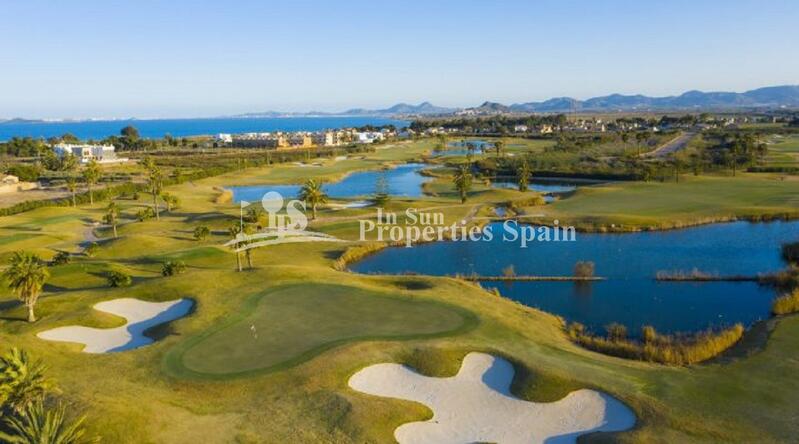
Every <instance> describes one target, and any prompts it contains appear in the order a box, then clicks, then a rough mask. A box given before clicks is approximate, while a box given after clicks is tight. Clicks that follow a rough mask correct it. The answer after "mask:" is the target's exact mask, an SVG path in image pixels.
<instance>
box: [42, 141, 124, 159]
mask: <svg viewBox="0 0 799 444" xmlns="http://www.w3.org/2000/svg"><path fill="white" fill-rule="evenodd" d="M53 151H55V153H56V154H58V155H59V156H61V157H63V156H66V155H70V156H75V158H76V159H78V162H80V163H89V162H90V161H92V160H95V161H97V162H98V163H115V162H127V161H128V159H127V158H124V157H117V154H116V152H115V151H114V146H113V145H72V144H68V143H64V144H59V145H56V146H54V147H53Z"/></svg>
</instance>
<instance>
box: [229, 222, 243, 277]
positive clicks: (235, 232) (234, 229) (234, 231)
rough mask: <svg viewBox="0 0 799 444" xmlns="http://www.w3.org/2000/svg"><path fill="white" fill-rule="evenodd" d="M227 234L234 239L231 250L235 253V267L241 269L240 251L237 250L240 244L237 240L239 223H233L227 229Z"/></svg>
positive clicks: (239, 229) (239, 231) (239, 228)
mask: <svg viewBox="0 0 799 444" xmlns="http://www.w3.org/2000/svg"><path fill="white" fill-rule="evenodd" d="M227 232H228V234H230V238H231V239H233V240H234V241H236V242H235V243H233V244H232V245H231V248H233V251H234V252H235V253H236V268H238V270H239V271H241V253H240V252H239V251H238V249H239V245H241V243H240V241H239V233H241V227H240V226H239V225H236V224H233V225H231V226H230V228H228V229H227Z"/></svg>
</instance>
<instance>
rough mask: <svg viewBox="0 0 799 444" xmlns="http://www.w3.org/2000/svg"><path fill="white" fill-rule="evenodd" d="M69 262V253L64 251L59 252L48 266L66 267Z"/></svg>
mask: <svg viewBox="0 0 799 444" xmlns="http://www.w3.org/2000/svg"><path fill="white" fill-rule="evenodd" d="M70 260H71V258H70V256H69V253H67V252H66V251H59V252H58V253H56V254H55V256H53V260H51V261H50V265H66V264H68V263H69V261H70Z"/></svg>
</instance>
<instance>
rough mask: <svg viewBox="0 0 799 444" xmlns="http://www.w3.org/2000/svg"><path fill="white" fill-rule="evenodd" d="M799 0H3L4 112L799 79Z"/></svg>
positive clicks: (360, 103) (204, 107) (180, 111)
mask: <svg viewBox="0 0 799 444" xmlns="http://www.w3.org/2000/svg"><path fill="white" fill-rule="evenodd" d="M797 23H799V3H797V2H795V1H769V2H756V1H702V2H697V1H693V2H680V1H670V2H646V1H629V2H627V1H602V2H599V1H552V2H548V1H501V0H499V1H468V0H460V1H437V0H426V1H415V0H408V1H400V2H390V3H389V2H379V1H326V2H322V1H302V0H292V1H285V2H269V1H225V2H221V1H214V2H212V1H182V0H173V1H170V2H163V1H149V0H145V1H135V2H134V1H129V2H121V1H108V0H105V1H80V0H72V1H63V2H62V1H54V0H53V1H37V0H27V1H3V2H2V3H0V117H17V116H22V117H47V118H55V117H129V116H136V117H191V116H214V115H221V114H230V113H239V112H248V111H264V110H285V111H301V110H311V109H314V110H316V109H318V110H341V109H346V108H350V107H383V106H388V105H391V104H394V103H396V102H400V101H403V102H412V103H417V102H420V101H424V100H429V101H431V102H433V103H435V104H439V105H447V106H471V105H476V104H479V103H480V102H482V101H484V100H492V101H499V102H503V103H513V102H524V101H531V100H541V99H546V98H549V97H553V96H572V97H577V98H587V97H590V96H596V95H604V94H608V93H613V92H619V93H643V94H648V95H670V94H678V93H681V92H683V91H685V90H689V89H701V90H732V91H743V90H746V89H752V88H756V87H760V86H766V85H776V84H797V83H799V49H797V46H796V42H798V41H799V26H797Z"/></svg>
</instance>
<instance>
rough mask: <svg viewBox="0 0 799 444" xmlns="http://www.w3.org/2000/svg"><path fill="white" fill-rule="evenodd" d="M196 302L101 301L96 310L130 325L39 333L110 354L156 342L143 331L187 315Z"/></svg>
mask: <svg viewBox="0 0 799 444" xmlns="http://www.w3.org/2000/svg"><path fill="white" fill-rule="evenodd" d="M193 305H194V302H193V301H192V300H191V299H185V298H184V299H178V300H175V301H167V302H146V301H142V300H139V299H132V298H122V299H114V300H111V301H105V302H100V303H99V304H96V305H95V306H94V309H95V310H100V311H104V312H106V313H111V314H114V315H117V316H121V317H123V318H125V319H126V320H127V321H128V322H127V324H125V325H123V326H121V327H116V328H91V327H80V326H77V325H73V326H69V327H59V328H54V329H52V330H47V331H43V332H40V333H39V334H37V335H36V336H38V337H40V338H42V339H46V340H48V341H62V342H77V343H80V344H86V347H85V348H84V349H83V352H84V353H109V352H118V351H125V350H130V349H134V348H138V347H142V346H144V345H147V344H151V343H152V342H153V340H152V339H150V338H148V337H147V336H144V331H145V330H147V329H148V328H151V327H154V326H156V325H159V324H163V323H165V322H169V321H173V320H175V319H178V318H182V317H183V316H186V315H187V314H188V313H189V311H190V310H191V307H192V306H193Z"/></svg>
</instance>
